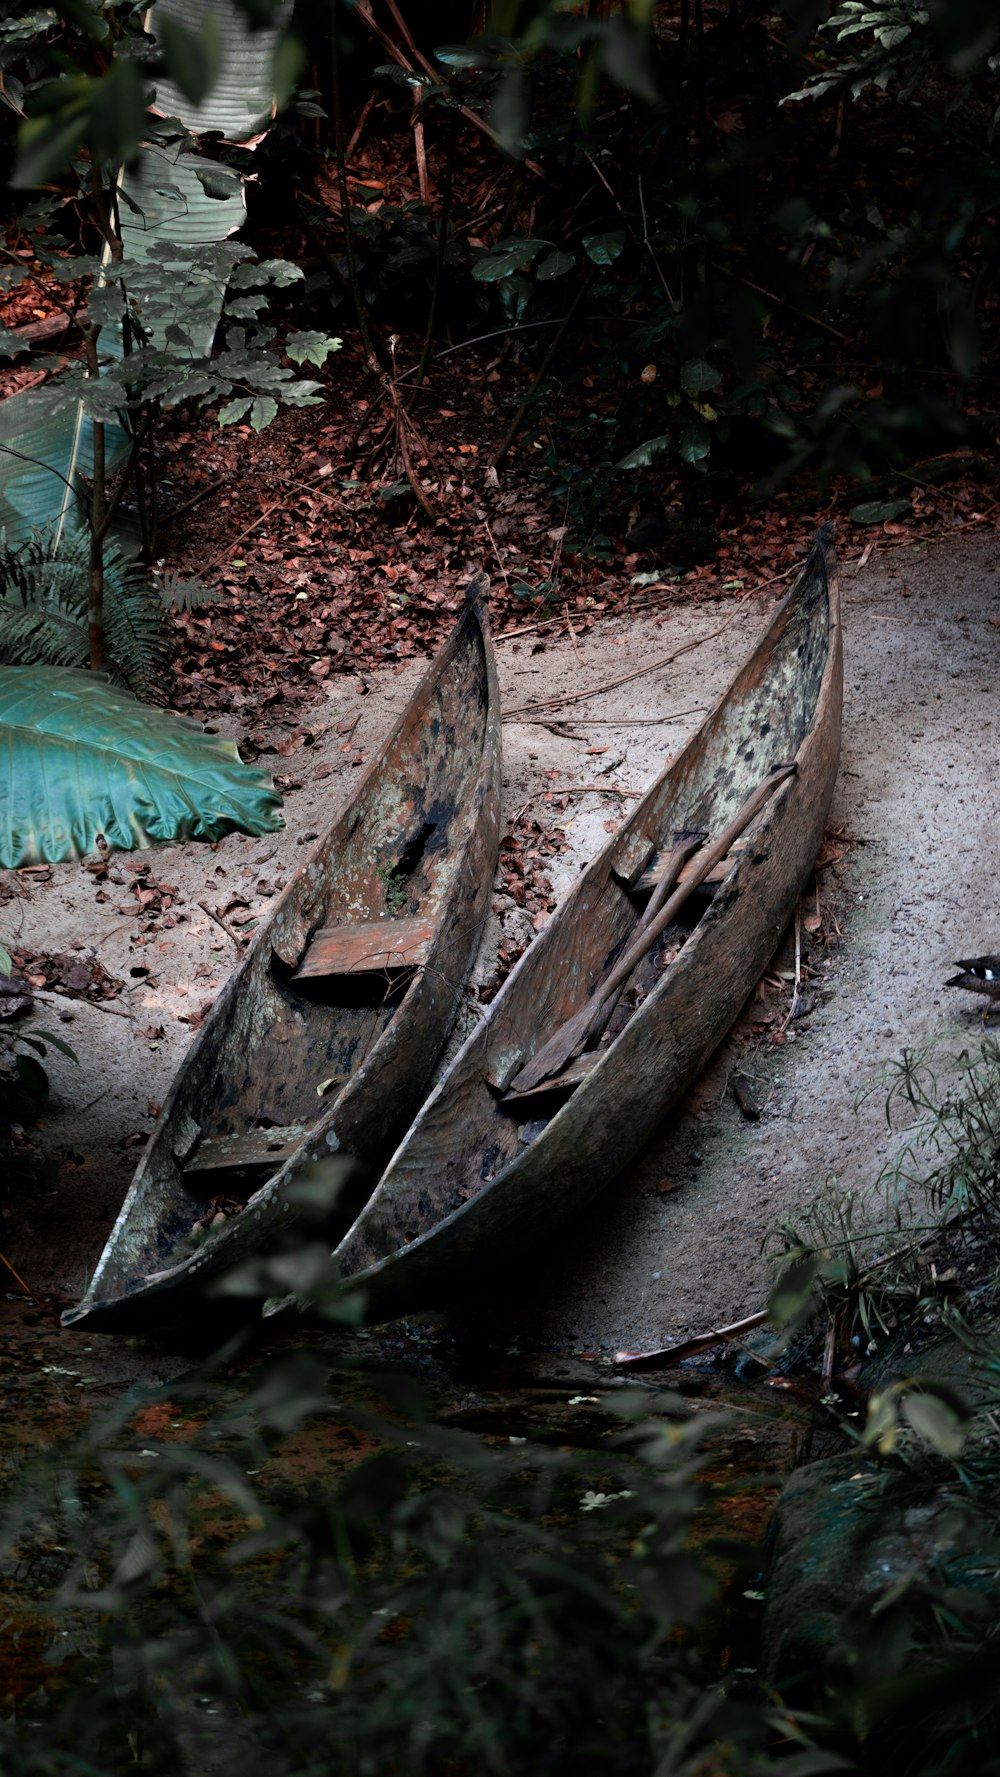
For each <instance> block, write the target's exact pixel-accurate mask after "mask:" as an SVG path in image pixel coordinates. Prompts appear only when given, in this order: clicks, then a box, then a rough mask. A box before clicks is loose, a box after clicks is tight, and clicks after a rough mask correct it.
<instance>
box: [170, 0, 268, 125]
mask: <svg viewBox="0 0 1000 1777" xmlns="http://www.w3.org/2000/svg"><path fill="white" fill-rule="evenodd" d="M291 12H292V8H291V5H290V4H285V5H282V6H280V7H279V8H278V10H277V13H276V15H275V22H274V24H272V25H271V26H269V27H268V28H267V29H265V30H263V31H253V30H251V28H250V25H249V23H248V21H247V17H246V14H245V12H243V11H242V10H241V9H240V8H239V7H238V6H234V5H233V0H158V4H157V5H156V6H155V7H154V8H153V11H152V24H151V29H152V31H153V34H154V36H155V35H156V30H157V26H158V24H159V23H160V21H161V20H163V19H164V18H166V19H169V21H170V24H171V25H173V26H174V27H175V35H177V36H179V35H180V34H185V35H187V37H188V39H189V41H190V42H191V44H192V47H194V46H195V44H196V42H197V38H198V36H199V35H201V34H203V33H204V32H205V31H206V28H210V29H211V32H212V35H213V37H214V38H215V40H216V42H217V43H218V45H219V48H220V55H219V62H218V73H217V75H216V78H215V80H214V81H213V83H212V87H211V90H210V91H209V93H208V95H207V97H206V98H205V99H204V101H203V102H202V104H200V105H193V104H192V103H191V101H190V100H189V99H186V98H185V97H184V95H183V94H182V92H181V91H180V88H179V87H177V86H174V85H173V83H172V82H171V81H169V80H160V81H158V82H157V87H156V99H155V101H154V103H155V108H156V110H157V111H159V112H160V114H161V115H162V116H164V117H180V118H182V119H183V121H184V124H185V127H186V128H187V129H189V130H190V131H191V133H192V135H195V136H198V135H203V134H204V133H205V131H206V130H221V131H222V134H223V137H224V138H225V140H226V141H227V142H245V143H248V144H249V145H250V146H251V147H252V146H254V145H255V143H254V140H253V139H254V138H255V137H259V136H260V134H261V132H262V131H264V130H266V129H267V128H268V126H269V124H270V122H271V120H272V118H273V116H274V84H275V83H274V56H275V50H276V48H277V45H278V42H279V40H280V37H281V34H282V30H283V27H284V26H285V25H286V24H287V22H288V20H289V18H290V17H291Z"/></svg>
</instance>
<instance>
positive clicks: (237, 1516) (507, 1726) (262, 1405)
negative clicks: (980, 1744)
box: [0, 1297, 838, 1777]
mask: <svg viewBox="0 0 1000 1777" xmlns="http://www.w3.org/2000/svg"><path fill="white" fill-rule="evenodd" d="M327 1307H328V1309H330V1310H331V1311H332V1312H335V1313H336V1314H337V1316H338V1318H342V1317H343V1311H344V1302H343V1298H342V1297H341V1298H340V1303H339V1306H338V1305H337V1303H336V1302H335V1301H334V1299H332V1298H331V1299H330V1300H329V1301H328V1303H327ZM232 1376H233V1353H232V1350H231V1349H230V1350H229V1351H228V1352H227V1353H223V1354H221V1356H220V1360H219V1362H218V1365H212V1366H209V1367H208V1368H207V1369H206V1370H205V1371H203V1373H202V1374H201V1375H200V1376H194V1377H190V1376H189V1378H188V1379H187V1380H186V1381H185V1380H179V1381H175V1382H174V1383H172V1384H171V1385H170V1387H169V1390H167V1389H163V1390H161V1391H159V1392H158V1393H157V1392H154V1393H152V1394H150V1395H147V1397H146V1399H145V1400H144V1401H142V1402H140V1401H138V1400H137V1399H136V1398H135V1397H134V1396H133V1397H132V1398H131V1399H128V1400H126V1401H125V1402H124V1403H123V1404H122V1405H121V1406H120V1407H119V1408H118V1410H117V1411H116V1412H115V1413H114V1414H113V1415H112V1416H110V1417H108V1416H105V1415H102V1417H101V1419H100V1420H98V1421H96V1422H95V1423H94V1424H93V1425H92V1426H90V1427H89V1428H88V1429H87V1430H86V1432H85V1433H84V1435H83V1436H82V1437H81V1438H80V1439H79V1440H78V1441H77V1443H76V1444H75V1445H71V1446H67V1447H64V1448H62V1449H60V1450H58V1451H57V1452H55V1453H53V1454H52V1455H50V1456H48V1457H43V1458H41V1459H40V1460H35V1461H32V1462H31V1463H30V1464H29V1465H28V1466H27V1467H26V1469H25V1470H24V1471H23V1472H22V1473H21V1474H20V1475H19V1477H18V1485H17V1487H16V1489H15V1490H13V1491H12V1492H11V1493H10V1495H9V1496H8V1498H7V1500H6V1502H5V1506H4V1510H3V1517H2V1520H0V1546H2V1548H3V1551H4V1555H5V1556H6V1557H7V1559H8V1560H9V1561H11V1562H17V1563H19V1567H18V1571H19V1572H21V1573H22V1574H25V1575H26V1576H30V1575H32V1574H33V1573H36V1572H38V1571H42V1572H44V1571H45V1570H46V1568H47V1569H48V1572H49V1574H50V1575H51V1577H50V1579H49V1583H48V1587H47V1591H48V1596H47V1597H43V1598H41V1599H39V1601H38V1602H39V1606H40V1607H41V1608H43V1609H44V1611H45V1614H46V1616H47V1618H48V1619H49V1621H50V1623H51V1639H50V1645H49V1660H50V1664H49V1665H48V1668H47V1671H46V1673H45V1676H44V1677H43V1679H42V1684H43V1687H44V1695H35V1696H34V1697H32V1698H31V1699H30V1700H28V1702H27V1703H26V1705H25V1706H24V1707H23V1708H19V1709H17V1710H15V1712H14V1713H9V1712H5V1719H4V1721H3V1722H2V1723H0V1756H2V1761H3V1768H4V1772H5V1777H41V1772H43V1771H45V1770H54V1771H57V1772H62V1771H63V1770H64V1769H68V1768H69V1767H68V1766H64V1765H63V1763H62V1762H61V1754H62V1750H63V1749H64V1748H66V1749H68V1748H72V1756H73V1759H74V1760H75V1761H76V1764H75V1766H74V1768H76V1769H87V1770H95V1771H100V1772H101V1773H102V1777H115V1774H116V1773H118V1772H120V1771H123V1770H124V1769H125V1768H126V1767H127V1766H128V1764H129V1762H130V1761H131V1760H132V1759H134V1758H137V1757H138V1758H141V1759H142V1761H143V1762H144V1763H150V1764H152V1765H153V1766H154V1768H157V1769H162V1770H177V1769H185V1768H187V1765H188V1763H189V1761H190V1759H192V1758H195V1760H196V1762H197V1764H198V1767H199V1768H206V1767H207V1768H214V1761H215V1759H216V1757H219V1756H222V1755H223V1754H224V1753H225V1751H226V1749H227V1748H228V1752H229V1754H230V1755H231V1754H232V1752H233V1749H234V1746H235V1747H237V1748H238V1749H239V1765H240V1769H241V1771H243V1772H244V1773H245V1774H246V1777H303V1774H304V1773H310V1772H315V1773H317V1777H318V1774H319V1773H320V1772H324V1773H325V1772H327V1771H340V1770H344V1771H348V1770H350V1771H354V1772H359V1773H365V1774H367V1777H393V1774H395V1773H397V1772H400V1771H407V1772H412V1773H413V1774H414V1777H421V1774H427V1777H432V1774H434V1773H439V1772H442V1771H445V1770H468V1769H471V1768H473V1767H476V1768H479V1769H482V1770H484V1771H486V1772H497V1773H498V1774H500V1773H507V1772H511V1771H519V1772H524V1773H526V1777H534V1774H535V1773H538V1774H539V1777H540V1774H541V1773H542V1772H545V1773H547V1774H551V1777H569V1774H570V1773H576V1772H579V1771H581V1770H589V1769H591V1768H594V1769H597V1768H599V1769H600V1770H601V1771H602V1772H604V1773H605V1774H606V1777H616V1774H622V1777H626V1774H627V1777H633V1774H635V1777H639V1773H641V1772H648V1771H649V1770H654V1769H661V1770H664V1771H665V1770H668V1769H669V1770H670V1771H672V1772H677V1773H678V1774H683V1777H693V1773H694V1772H695V1771H696V1770H698V1769H705V1768H707V1762H710V1763H711V1768H712V1770H713V1771H714V1772H716V1773H718V1777H746V1774H748V1773H749V1772H751V1771H753V1772H758V1773H760V1777H764V1774H765V1773H770V1772H771V1771H772V1770H773V1771H774V1772H776V1773H777V1772H778V1771H780V1772H783V1773H784V1774H785V1777H794V1774H795V1773H796V1771H798V1772H799V1773H800V1777H805V1774H806V1773H807V1772H810V1771H812V1772H816V1773H820V1772H823V1771H826V1770H834V1769H837V1768H838V1760H837V1757H836V1755H835V1754H834V1753H825V1754H824V1753H821V1752H820V1751H819V1749H818V1748H817V1747H816V1746H815V1744H814V1742H813V1740H812V1737H811V1735H810V1732H809V1729H808V1728H807V1727H806V1726H805V1725H803V1724H800V1723H798V1722H796V1721H795V1719H794V1717H793V1716H792V1715H791V1714H790V1713H788V1712H784V1711H780V1712H779V1711H778V1710H776V1709H774V1708H773V1707H772V1705H771V1702H770V1699H768V1698H767V1697H766V1696H761V1698H760V1699H759V1701H757V1702H756V1703H755V1705H754V1707H752V1708H748V1707H747V1705H746V1703H745V1702H742V1701H741V1700H740V1699H739V1697H738V1696H737V1695H735V1694H734V1695H733V1696H732V1697H730V1696H729V1694H728V1690H729V1687H728V1685H727V1683H726V1682H725V1680H724V1679H723V1677H722V1674H721V1671H720V1667H719V1663H718V1661H717V1660H716V1659H715V1658H714V1657H713V1654H712V1652H711V1651H710V1650H711V1647H712V1632H711V1626H710V1625H711V1618H710V1615H709V1614H708V1613H709V1611H710V1608H711V1605H712V1600H713V1597H714V1594H715V1592H716V1589H717V1582H716V1580H715V1579H714V1577H713V1573H712V1561H711V1537H709V1541H708V1543H707V1544H706V1543H705V1542H704V1537H705V1532H704V1530H702V1531H701V1532H699V1536H700V1537H701V1539H702V1544H701V1547H700V1548H699V1547H697V1546H696V1545H695V1544H694V1543H693V1542H692V1536H691V1533H692V1530H693V1526H694V1522H695V1515H696V1513H697V1512H699V1511H700V1510H701V1509H702V1508H703V1506H704V1505H705V1503H706V1493H705V1489H704V1488H703V1487H702V1485H701V1484H700V1482H699V1480H698V1469H699V1466H700V1464H701V1463H702V1462H703V1461H704V1447H705V1442H706V1439H707V1438H709V1437H710V1436H711V1435H712V1434H713V1433H715V1432H716V1431H717V1430H718V1428H719V1423H720V1422H719V1418H718V1416H717V1415H714V1414H699V1415H698V1416H697V1417H695V1416H692V1415H691V1414H690V1413H689V1412H688V1410H687V1408H686V1407H685V1406H684V1405H683V1403H682V1402H681V1401H680V1400H678V1399H676V1398H675V1397H671V1396H668V1395H664V1396H661V1397H659V1398H656V1399H653V1398H651V1397H649V1396H644V1397H643V1396H634V1395H631V1394H628V1395H625V1396H613V1397H611V1398H610V1399H609V1400H608V1401H607V1404H606V1405H600V1404H596V1405H595V1410H594V1411H593V1413H592V1415H591V1417H592V1420H593V1424H592V1427H591V1428H588V1435H587V1438H586V1439H585V1444H590V1443H592V1444H593V1446H594V1448H593V1449H592V1450H588V1449H587V1448H586V1447H584V1448H582V1449H577V1448H573V1447H572V1446H571V1445H570V1447H565V1445H564V1447H563V1448H559V1447H558V1446H557V1445H555V1444H550V1443H547V1442H546V1441H544V1440H543V1441H536V1440H535V1439H533V1438H532V1437H530V1436H529V1437H527V1438H525V1437H512V1438H508V1437H505V1436H502V1435H501V1436H499V1437H497V1436H496V1435H494V1436H492V1437H489V1438H482V1437H480V1436H477V1435H475V1434H474V1433H471V1432H468V1431H462V1430H458V1429H454V1428H450V1429H449V1428H447V1427H442V1426H441V1425H438V1424H435V1423H433V1420H432V1419H431V1417H430V1408H431V1402H430V1400H429V1398H428V1397H427V1396H426V1394H425V1392H424V1390H423V1388H422V1386H421V1385H420V1384H419V1383H418V1382H417V1381H415V1379H414V1378H413V1376H412V1375H410V1374H406V1373H402V1372H398V1373H393V1372H391V1371H384V1370H381V1371H378V1372H377V1373H375V1374H371V1373H369V1374H368V1375H367V1376H366V1375H365V1374H364V1373H363V1372H359V1371H357V1370H355V1369H354V1368H353V1365H352V1362H351V1359H350V1356H349V1355H348V1357H347V1359H346V1361H345V1360H344V1358H343V1357H342V1358H341V1359H340V1360H338V1361H335V1362H333V1363H331V1360H330V1356H329V1354H328V1353H327V1352H326V1351H325V1349H324V1347H323V1346H322V1345H320V1346H319V1347H316V1346H314V1347H313V1349H311V1350H307V1349H300V1350H294V1349H293V1350H290V1351H289V1350H288V1349H286V1350H285V1351H284V1352H283V1353H280V1354H279V1355H278V1356H277V1357H275V1358H273V1359H269V1360H266V1361H264V1362H261V1361H260V1360H256V1361H254V1362H253V1363H252V1364H248V1363H247V1362H246V1360H244V1361H243V1363H242V1364H241V1366H240V1373H239V1375H238V1379H237V1381H236V1383H235V1385H234V1382H233V1380H232V1379H231V1378H232ZM140 1406H141V1407H143V1408H144V1413H143V1415H141V1416H140V1420H139V1424H140V1425H142V1426H143V1429H142V1430H141V1431H139V1430H137V1429H136V1428H135V1426H134V1425H133V1424H132V1423H131V1421H132V1417H133V1415H134V1414H135V1413H136V1411H137V1409H138V1408H139V1407H140ZM157 1419H159V1420H160V1421H161V1423H163V1426H164V1429H163V1431H162V1432H160V1431H157V1430H156V1429H154V1428H153V1427H154V1424H155V1421H156V1420H157ZM170 1422H172V1423H173V1425H174V1426H176V1428H177V1432H178V1433H179V1435H174V1434H173V1433H172V1432H171V1431H170V1430H169V1429H168V1425H169V1423H170ZM359 1445H360V1446H361V1448H362V1449H363V1450H364V1451H365V1452H367V1454H365V1455H364V1456H363V1458H362V1459H361V1460H360V1461H355V1462H353V1463H351V1462H345V1461H344V1460H343V1459H342V1456H341V1455H340V1454H338V1453H343V1452H345V1451H346V1452H349V1451H350V1450H352V1449H354V1448H357V1447H358V1446H359ZM296 1453H297V1454H296ZM729 1554H730V1556H731V1555H732V1550H731V1549H730V1550H729ZM30 1584H31V1581H30V1578H29V1579H28V1581H27V1585H28V1586H30ZM790 1747H791V1748H794V1749H795V1751H796V1752H798V1754H799V1756H800V1757H801V1758H802V1759H803V1760H804V1761H808V1762H803V1763H801V1764H798V1765H797V1764H796V1761H795V1756H794V1753H793V1755H792V1756H791V1757H789V1756H788V1753H789V1748H790Z"/></svg>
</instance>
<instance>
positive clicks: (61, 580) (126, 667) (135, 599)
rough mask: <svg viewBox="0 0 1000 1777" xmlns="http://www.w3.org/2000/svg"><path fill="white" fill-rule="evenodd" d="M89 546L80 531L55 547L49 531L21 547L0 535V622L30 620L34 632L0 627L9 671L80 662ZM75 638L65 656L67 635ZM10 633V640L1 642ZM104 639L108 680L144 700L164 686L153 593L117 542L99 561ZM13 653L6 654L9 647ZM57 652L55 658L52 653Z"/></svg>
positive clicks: (161, 636) (158, 609) (157, 601)
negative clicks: (19, 616)
mask: <svg viewBox="0 0 1000 1777" xmlns="http://www.w3.org/2000/svg"><path fill="white" fill-rule="evenodd" d="M89 575H90V540H89V538H88V536H87V534H86V532H85V531H77V532H75V533H73V534H72V535H70V536H64V537H63V538H62V539H61V541H60V542H59V543H58V544H57V542H56V539H55V535H54V533H53V531H52V529H51V527H50V528H48V529H46V530H36V531H34V532H32V535H31V536H30V537H29V538H28V539H27V541H26V542H25V543H24V544H23V545H22V547H21V548H20V549H17V550H11V549H9V548H8V547H7V543H6V539H5V538H4V537H3V536H2V535H0V616H2V617H3V618H4V619H5V620H6V614H7V612H10V613H13V612H15V611H17V612H20V613H23V614H26V615H27V614H30V615H31V616H32V618H33V626H32V625H27V626H21V627H20V628H18V629H17V630H16V632H11V631H10V630H9V629H8V628H7V627H6V626H5V622H0V657H2V658H3V659H5V660H6V661H7V663H8V664H10V665H15V664H16V665H19V666H26V665H30V664H31V663H32V662H33V661H34V662H37V663H38V664H47V665H59V666H76V665H81V664H85V663H86V660H87V658H88V652H89V650H88V645H87V600H88V583H89ZM71 629H75V630H76V632H77V634H78V636H79V638H80V640H79V643H78V646H77V647H76V649H75V651H71V642H70V635H69V631H70V630H71ZM9 635H13V640H11V641H5V640H4V638H5V637H6V636H9ZM104 637H105V646H106V651H107V664H108V670H109V672H110V674H111V677H112V679H114V680H116V681H117V682H118V683H119V684H124V685H127V686H128V688H129V690H130V691H133V692H135V694H136V696H137V697H140V698H145V699H148V698H149V697H151V696H153V695H154V694H155V693H156V692H157V691H159V690H162V688H163V686H164V683H165V680H166V665H167V658H168V652H167V625H166V619H165V614H164V608H163V603H162V599H161V597H160V593H159V590H158V588H157V587H156V586H154V585H153V584H152V583H151V581H150V580H149V578H148V576H147V575H146V574H145V573H144V572H143V571H142V570H141V569H139V568H137V567H136V566H135V565H134V564H133V563H132V562H130V561H128V560H127V559H126V557H125V556H124V555H123V554H122V552H121V550H120V549H119V548H118V546H117V545H116V544H113V543H112V544H109V545H108V546H107V548H106V550H105V557H104ZM9 646H12V647H15V648H16V649H17V653H16V655H13V654H9V653H6V652H5V650H6V648H7V647H9ZM53 650H55V652H54V651H53Z"/></svg>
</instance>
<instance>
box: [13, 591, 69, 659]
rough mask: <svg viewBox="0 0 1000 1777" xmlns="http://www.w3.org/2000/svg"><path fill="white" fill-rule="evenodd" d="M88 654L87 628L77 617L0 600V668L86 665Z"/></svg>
mask: <svg viewBox="0 0 1000 1777" xmlns="http://www.w3.org/2000/svg"><path fill="white" fill-rule="evenodd" d="M87 652H88V649H87V631H86V628H85V627H81V625H80V623H79V622H78V621H77V620H76V619H75V618H74V617H68V616H66V614H65V613H64V612H62V611H58V610H56V609H51V610H44V611H43V610H38V609H31V608H30V607H29V609H27V610H20V611H18V610H15V609H14V608H13V607H12V606H11V605H10V604H9V603H8V601H7V600H6V599H4V600H2V601H0V665H2V666H86V664H87Z"/></svg>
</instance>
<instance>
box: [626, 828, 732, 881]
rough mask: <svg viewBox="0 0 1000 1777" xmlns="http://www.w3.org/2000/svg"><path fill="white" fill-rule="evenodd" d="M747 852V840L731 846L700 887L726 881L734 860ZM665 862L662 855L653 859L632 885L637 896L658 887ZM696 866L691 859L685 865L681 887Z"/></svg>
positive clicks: (680, 879)
mask: <svg viewBox="0 0 1000 1777" xmlns="http://www.w3.org/2000/svg"><path fill="white" fill-rule="evenodd" d="M745 851H746V840H745V839H738V840H737V841H736V844H735V845H734V846H731V847H730V849H729V851H727V853H726V855H725V857H724V858H720V859H719V862H718V863H717V864H716V865H715V866H714V867H713V868H712V869H711V870H710V871H709V872H708V875H707V876H703V877H702V878H701V883H700V885H699V886H700V887H702V888H703V887H704V886H705V884H706V883H709V884H712V885H714V884H717V883H720V882H722V881H724V879H725V878H726V877H727V876H728V875H729V872H730V870H731V869H732V866H733V861H734V859H736V858H738V857H740V856H741V855H742V853H743V852H745ZM664 861H665V860H664V858H663V857H662V855H659V854H658V855H657V856H656V857H655V858H654V859H653V862H652V863H651V864H650V866H649V868H648V870H644V871H643V872H642V875H641V876H639V877H638V878H637V879H636V881H635V882H634V883H633V884H632V889H633V892H634V893H635V894H646V893H648V891H649V890H650V889H654V888H655V887H656V885H657V883H658V882H659V880H660V871H661V868H662V866H663V863H664ZM695 864H696V859H695V858H689V860H688V862H687V863H686V864H685V865H684V867H683V869H682V870H681V873H680V876H679V877H678V878H677V880H678V882H679V883H680V884H681V885H683V884H684V883H686V882H689V881H690V879H691V877H692V876H693V874H694V870H695Z"/></svg>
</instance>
